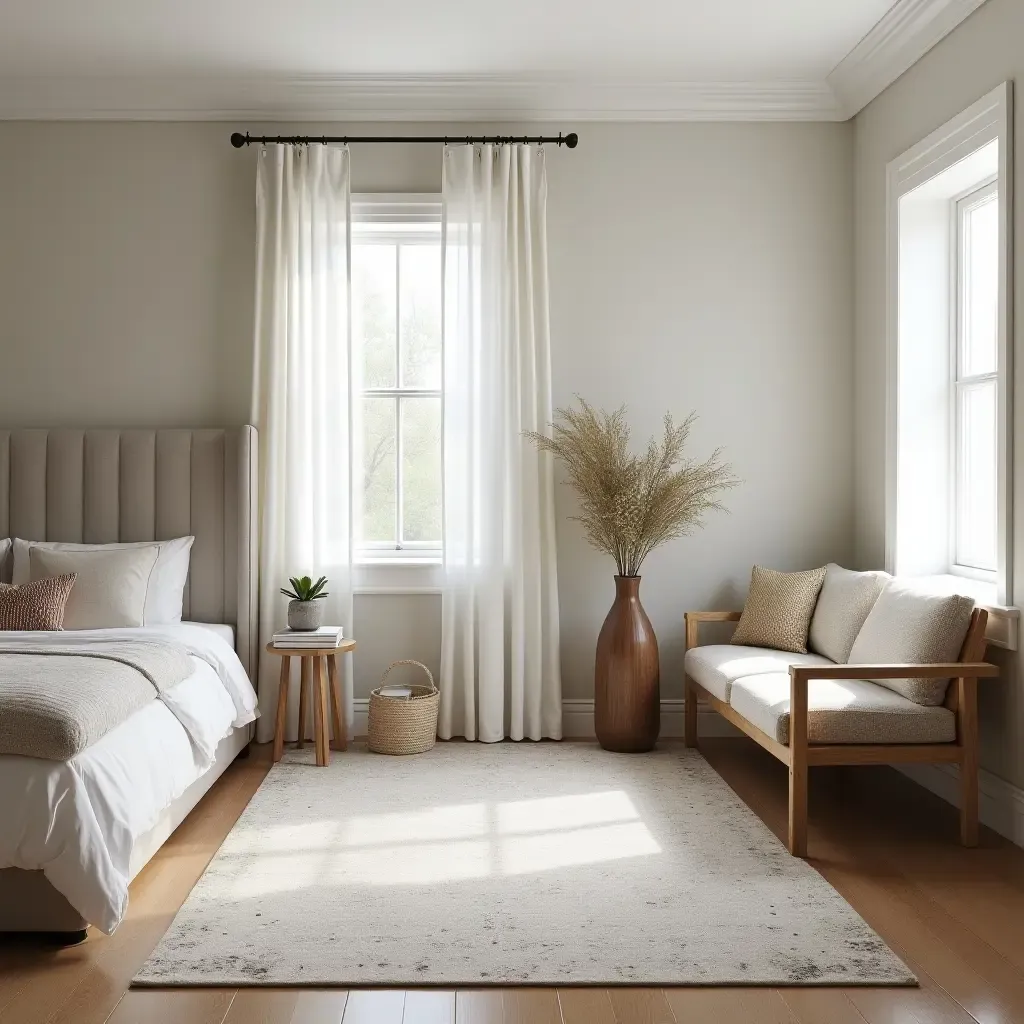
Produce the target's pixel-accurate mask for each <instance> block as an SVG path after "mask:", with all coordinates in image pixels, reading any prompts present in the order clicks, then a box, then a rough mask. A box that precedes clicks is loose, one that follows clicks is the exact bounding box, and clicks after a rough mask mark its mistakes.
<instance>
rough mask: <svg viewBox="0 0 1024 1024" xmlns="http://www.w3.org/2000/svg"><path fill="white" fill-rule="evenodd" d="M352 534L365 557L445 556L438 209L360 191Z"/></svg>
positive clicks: (355, 244) (356, 207)
mask: <svg viewBox="0 0 1024 1024" xmlns="http://www.w3.org/2000/svg"><path fill="white" fill-rule="evenodd" d="M352 214H353V215H352V340H353V380H354V387H355V394H354V395H353V399H354V401H353V409H354V417H353V418H354V427H355V435H356V437H355V442H356V443H355V445H354V451H355V456H356V458H355V468H356V481H355V508H354V513H355V514H354V519H355V538H356V548H357V555H358V557H359V558H360V559H361V560H363V561H373V560H377V559H381V560H383V559H388V560H410V559H413V560H421V559H427V560H431V559H438V558H440V555H441V500H442V497H441V494H442V492H441V416H442V385H441V207H440V200H439V197H436V196H392V195H385V196H354V197H353V202H352Z"/></svg>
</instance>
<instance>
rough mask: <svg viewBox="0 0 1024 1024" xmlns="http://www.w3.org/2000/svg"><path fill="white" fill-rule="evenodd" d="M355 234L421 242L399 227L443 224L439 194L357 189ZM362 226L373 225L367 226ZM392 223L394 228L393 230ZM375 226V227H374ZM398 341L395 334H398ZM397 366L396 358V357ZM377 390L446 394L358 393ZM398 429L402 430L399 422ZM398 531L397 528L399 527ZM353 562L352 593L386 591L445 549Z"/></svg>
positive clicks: (374, 550)
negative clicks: (401, 574) (401, 575)
mask: <svg viewBox="0 0 1024 1024" xmlns="http://www.w3.org/2000/svg"><path fill="white" fill-rule="evenodd" d="M351 207H352V219H351V223H352V225H353V235H356V234H358V235H359V236H361V237H360V240H362V239H366V238H367V237H369V238H371V239H379V240H380V241H382V242H391V243H396V242H397V243H402V244H416V243H417V242H421V241H423V236H421V235H419V234H418V233H417V232H415V231H408V230H398V226H399V225H403V226H405V225H416V224H423V225H424V226H425V227H429V228H430V229H431V234H433V229H434V228H435V227H436V226H438V225H440V222H441V196H440V195H439V194H436V193H400V192H365V193H355V194H353V195H352V197H351ZM366 225H372V226H373V228H371V229H370V230H367V229H366ZM391 226H394V228H392V227H391ZM374 228H376V230H374ZM396 343H397V336H396ZM399 365H400V357H399ZM375 391H380V393H381V395H382V396H383V395H386V396H387V397H389V398H390V397H393V396H403V397H424V396H426V397H439V398H441V402H442V409H443V403H444V395H443V392H442V391H441V390H440V389H436V388H384V389H377V388H364V389H362V391H361V392H360V393H361V394H372V393H373V392H375ZM396 408H397V409H398V410H399V411H398V414H397V415H398V416H399V417H400V416H401V402H397V403H396ZM396 429H397V430H398V431H399V432H400V431H401V420H400V419H399V422H398V424H397V427H396ZM396 437H397V439H398V443H399V451H398V452H396V458H397V457H398V456H400V446H401V436H400V433H399V434H397V435H396ZM401 472H402V470H401V460H400V458H399V461H398V474H399V477H398V479H399V485H398V500H397V503H396V515H397V516H398V517H399V523H400V522H401V514H402V508H401V502H402V498H401ZM399 532H400V531H399ZM353 554H354V565H355V569H356V579H355V581H354V582H355V585H356V591H357V593H390V592H392V588H391V586H390V580H391V578H392V577H393V576H394V575H395V573H396V572H405V570H411V571H412V573H414V574H417V575H422V574H423V573H424V572H426V573H428V574H429V575H431V576H433V575H434V574H435V573H436V570H437V568H438V567H439V566H440V565H441V564H442V561H443V552H442V549H441V548H440V547H438V546H437V545H436V544H429V543H417V542H410V541H406V542H402V543H401V544H400V546H395V545H391V544H383V543H381V544H376V543H369V544H362V545H359V546H357V547H356V548H355V550H354V553H353ZM434 589H435V588H429V587H428V590H427V592H434ZM394 592H400V593H411V592H419V588H417V587H414V589H413V590H412V591H410V590H409V587H408V586H406V587H400V588H399V589H398V590H397V591H394Z"/></svg>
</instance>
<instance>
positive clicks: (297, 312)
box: [252, 145, 352, 741]
mask: <svg viewBox="0 0 1024 1024" xmlns="http://www.w3.org/2000/svg"><path fill="white" fill-rule="evenodd" d="M349 192H350V187H349V153H348V149H347V147H334V146H321V145H313V146H277V145H270V146H266V147H265V148H264V149H262V150H261V151H260V154H259V163H258V170H257V175H256V222H257V229H256V323H255V352H254V359H253V394H252V417H253V423H254V424H255V425H256V426H257V428H258V429H259V432H260V460H259V464H260V489H259V502H260V506H259V507H260V674H259V679H260V705H261V707H262V709H263V716H262V717H261V718H260V720H259V730H258V737H259V739H260V740H261V741H266V740H269V739H271V738H272V737H273V731H274V719H275V709H276V706H277V691H278V679H279V673H280V661H279V659H278V658H276V657H273V656H272V655H268V654H266V653H265V651H264V646H265V644H266V643H267V641H269V640H270V638H271V634H272V633H273V632H274V631H275V630H277V629H281V628H282V627H283V626H284V625H285V623H286V616H287V604H288V599H287V598H285V597H284V596H282V595H281V594H280V593H279V589H280V588H281V587H282V586H287V584H288V578H289V577H290V576H296V575H299V576H302V575H309V576H313V577H316V576H318V575H324V576H327V577H328V578H329V580H330V584H329V586H328V587H327V589H328V591H329V592H330V597H328V598H326V599H325V602H326V605H327V607H326V609H325V621H326V622H327V623H331V624H339V623H340V624H341V625H343V626H344V627H345V630H346V635H347V634H348V632H349V631H350V629H351V624H352V583H351V566H352V542H351V518H352V517H351V486H350V477H351V452H350V445H349V437H350V434H351V430H350V419H351V410H350V408H349V406H350V401H349V393H350V391H349V374H350V363H351V360H350V357H349V302H348V294H349V250H350V243H349V220H350V208H351V204H350V198H349ZM297 660H298V659H295V658H293V659H292V661H293V662H294V661H297ZM293 671H295V669H294V668H293ZM343 675H344V677H345V680H346V694H345V700H344V702H345V705H346V707H347V709H348V710H347V711H346V714H347V716H348V719H349V722H350V723H351V718H352V711H351V708H352V695H351V682H350V680H351V677H352V674H351V672H350V671H349V672H345V673H343ZM289 697H290V699H291V704H292V708H291V714H290V716H289V736H290V738H294V737H295V733H296V725H297V717H298V716H297V710H296V706H297V701H298V686H297V685H296V683H295V681H294V680H293V685H292V686H291V692H290V694H289Z"/></svg>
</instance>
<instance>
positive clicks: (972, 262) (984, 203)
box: [950, 180, 999, 583]
mask: <svg viewBox="0 0 1024 1024" xmlns="http://www.w3.org/2000/svg"><path fill="white" fill-rule="evenodd" d="M953 219H954V223H953V230H952V232H951V233H952V235H953V238H954V245H953V246H952V251H953V252H954V253H955V263H956V266H955V282H954V302H955V310H954V315H953V324H954V330H953V360H952V362H953V386H952V388H951V392H952V396H953V416H952V420H953V431H954V434H953V445H952V453H953V460H954V463H955V464H954V466H953V467H952V474H951V475H952V479H953V502H952V508H953V516H952V529H951V531H950V532H951V541H950V545H951V558H950V563H951V565H950V569H951V571H952V572H954V573H957V574H960V575H965V576H974V577H977V578H980V579H984V580H987V581H990V582H993V583H994V582H995V580H996V569H997V558H998V550H997V547H998V546H997V522H998V505H997V502H998V489H999V478H998V462H997V458H998V444H999V442H998V429H997V410H998V405H999V359H998V339H999V191H998V186H997V183H996V181H995V180H993V181H989V182H986V183H985V184H984V185H982V186H981V187H980V188H975V189H973V190H972V191H970V192H969V193H968V194H967V195H964V196H962V197H960V198H959V199H957V200H955V201H954V202H953Z"/></svg>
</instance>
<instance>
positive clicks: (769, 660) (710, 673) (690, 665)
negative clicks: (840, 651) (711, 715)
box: [683, 644, 832, 703]
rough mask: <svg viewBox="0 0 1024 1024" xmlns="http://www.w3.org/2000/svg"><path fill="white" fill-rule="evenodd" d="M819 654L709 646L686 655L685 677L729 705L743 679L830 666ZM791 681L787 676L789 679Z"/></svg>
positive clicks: (762, 648) (732, 646)
mask: <svg viewBox="0 0 1024 1024" xmlns="http://www.w3.org/2000/svg"><path fill="white" fill-rule="evenodd" d="M831 664H832V662H831V661H829V660H828V658H823V657H822V656H821V655H820V654H792V653H791V652H789V651H776V650H774V649H773V648H770V647H739V646H736V645H734V644H709V645H708V646H707V647H694V648H693V649H692V650H689V651H687V652H686V658H685V660H684V662H683V665H684V669H685V671H686V674H687V675H688V676H689V677H690V678H691V679H692V680H694V682H696V683H699V684H700V685H701V686H703V687H704V689H705V690H707V691H708V693H710V694H712V695H713V696H715V697H717V698H718V699H719V700H722V701H725V702H726V703H728V702H729V695H730V692H731V690H732V684H733V683H734V682H735V681H736V680H737V679H742V678H743V677H744V676H758V675H764V673H766V672H789V666H790V665H831ZM787 678H788V677H787Z"/></svg>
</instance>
